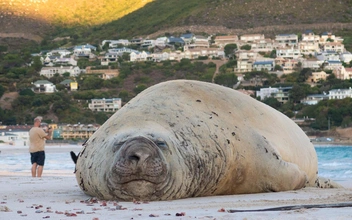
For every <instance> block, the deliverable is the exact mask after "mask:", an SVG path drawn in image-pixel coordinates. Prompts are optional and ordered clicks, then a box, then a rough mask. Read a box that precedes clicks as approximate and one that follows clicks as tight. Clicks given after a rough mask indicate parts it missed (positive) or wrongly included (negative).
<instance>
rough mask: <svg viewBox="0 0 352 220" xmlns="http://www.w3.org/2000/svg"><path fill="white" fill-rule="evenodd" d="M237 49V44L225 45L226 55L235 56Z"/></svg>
mask: <svg viewBox="0 0 352 220" xmlns="http://www.w3.org/2000/svg"><path fill="white" fill-rule="evenodd" d="M236 49H237V44H227V45H226V46H225V47H224V51H225V56H226V57H233V55H234V54H235V51H236Z"/></svg>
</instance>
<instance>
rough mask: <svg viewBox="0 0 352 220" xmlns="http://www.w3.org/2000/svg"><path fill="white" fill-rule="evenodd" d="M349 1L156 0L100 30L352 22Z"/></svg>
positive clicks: (145, 31)
mask: <svg viewBox="0 0 352 220" xmlns="http://www.w3.org/2000/svg"><path fill="white" fill-rule="evenodd" d="M351 21H352V1H339V2H336V1H334V0H324V1H321V0H310V1H302V0H280V1H276V0H262V1H257V0H228V1H226V0H217V1H214V0H192V1H189V0H177V1H175V0H174V1H170V0H169V1H165V0H156V1H153V2H151V3H149V4H147V5H146V6H145V7H143V8H141V9H139V10H137V11H135V12H133V13H131V14H128V15H126V16H124V17H122V18H121V19H119V20H116V21H113V22H111V23H109V24H106V25H104V26H103V30H104V31H105V33H106V35H108V34H113V33H119V35H120V36H121V37H127V36H136V35H147V34H151V33H153V32H156V31H157V30H162V29H165V28H168V27H173V26H189V25H212V26H225V27H227V28H253V27H261V26H268V25H287V24H297V25H298V24H313V23H327V22H351Z"/></svg>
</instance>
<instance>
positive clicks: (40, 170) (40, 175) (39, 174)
mask: <svg viewBox="0 0 352 220" xmlns="http://www.w3.org/2000/svg"><path fill="white" fill-rule="evenodd" d="M43 168H44V166H40V165H39V166H38V174H37V177H42V174H43Z"/></svg>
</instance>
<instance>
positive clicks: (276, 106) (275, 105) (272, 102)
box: [263, 97, 281, 109]
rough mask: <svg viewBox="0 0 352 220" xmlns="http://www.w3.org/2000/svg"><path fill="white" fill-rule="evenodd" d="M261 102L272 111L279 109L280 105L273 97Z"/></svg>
mask: <svg viewBox="0 0 352 220" xmlns="http://www.w3.org/2000/svg"><path fill="white" fill-rule="evenodd" d="M263 102H264V103H265V104H267V105H269V106H270V107H272V108H274V109H279V108H280V107H281V103H280V102H279V101H278V100H277V99H276V98H274V97H268V98H265V99H264V100H263Z"/></svg>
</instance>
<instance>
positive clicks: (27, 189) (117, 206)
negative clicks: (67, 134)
mask: <svg viewBox="0 0 352 220" xmlns="http://www.w3.org/2000/svg"><path fill="white" fill-rule="evenodd" d="M46 149H47V152H48V153H50V152H51V153H54V152H67V151H69V150H79V149H80V146H71V145H68V146H59V147H58V146H56V147H52V148H50V146H47V148H46ZM0 150H1V152H2V153H5V152H26V151H27V148H25V147H6V146H1V145H0ZM340 184H342V185H343V186H344V188H341V189H318V188H304V189H301V190H296V191H286V192H278V193H259V194H246V195H231V196H213V197H200V198H189V199H181V200H172V201H162V202H148V201H135V202H121V201H101V200H98V199H95V198H91V197H90V196H87V195H85V194H84V193H83V192H82V191H81V190H80V189H79V187H78V184H77V182H76V179H75V176H74V174H73V171H72V172H71V171H65V172H60V171H45V170H44V173H43V177H42V178H32V177H31V176H30V172H29V170H28V172H7V171H4V170H1V169H0V219H11V220H15V219H46V218H50V219H92V220H93V219H94V220H98V219H99V220H102V219H150V218H152V219H153V218H155V219H170V220H171V219H352V208H351V207H340V208H337V207H330V208H325V207H324V205H329V204H330V205H331V204H340V205H351V204H352V180H351V181H345V182H341V183H340ZM322 204H323V205H322ZM298 205H321V206H319V207H314V206H313V207H307V206H306V207H296V209H294V210H284V211H266V210H262V211H250V210H258V209H267V208H275V207H286V206H298ZM231 210H232V211H233V210H247V211H244V212H234V213H232V212H231Z"/></svg>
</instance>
